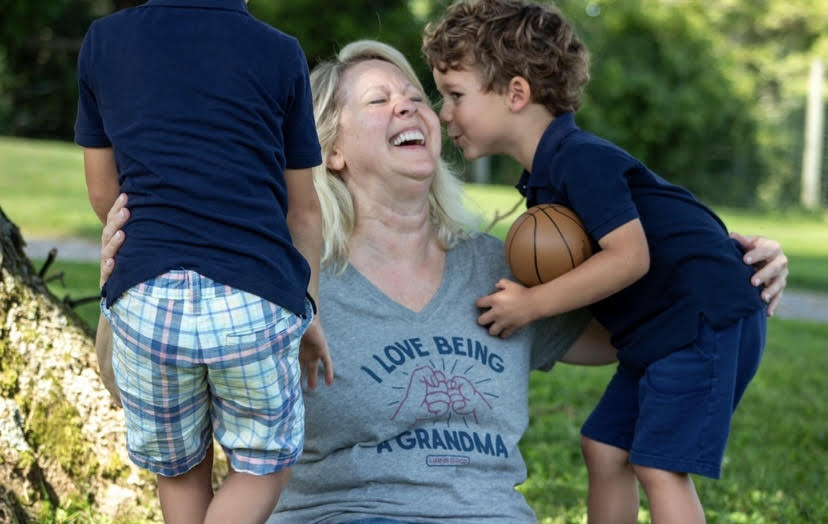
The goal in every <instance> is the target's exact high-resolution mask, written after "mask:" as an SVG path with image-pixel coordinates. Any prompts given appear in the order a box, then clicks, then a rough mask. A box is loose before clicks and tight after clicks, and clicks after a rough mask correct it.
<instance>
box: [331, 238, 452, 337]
mask: <svg viewBox="0 0 828 524" xmlns="http://www.w3.org/2000/svg"><path fill="white" fill-rule="evenodd" d="M455 251H456V249H449V250H448V251H446V260H445V264H444V265H443V276H442V278H441V279H440V285H439V286H437V291H435V292H434V295H432V297H431V299H429V301H428V304H426V306H425V307H424V308H423V309H422V310H421V311H414V310H413V309H410V308H408V307H406V306H404V305H402V304H400V303H399V302H397V301H396V300H394V299H392V298H391V297H389V296H388V295H386V294H385V293H384V292H383V291H382V290H381V289H380V288H378V287H377V286H376V285H375V284H374V283H373V282H371V281H370V280H369V279H368V278H367V277H366V276H365V275H363V274H362V273H361V272H360V271H359V270H358V269H356V268H355V267H354V266H353V264H348V266H347V267H346V268H345V273H346V274H347V273H351V275H352V276H353V281H354V282H357V285H359V287H361V288H364V292H365V293H366V294H367V295H368V298H371V299H372V300H373V301H375V302H377V303H378V304H379V305H381V306H383V307H387V308H388V311H393V312H394V313H395V315H398V316H399V317H400V318H403V319H410V320H418V321H424V320H426V319H428V318H430V317H431V316H432V315H433V314H434V312H435V311H436V310H439V308H440V307H441V306H442V297H443V296H445V295H446V294H447V293H448V292H449V288H450V286H451V283H452V279H451V278H450V275H449V272H450V271H451V269H450V268H452V267H454V266H455V264H454V263H453V261H452V259H453V258H454V257H455V256H456V255H455Z"/></svg>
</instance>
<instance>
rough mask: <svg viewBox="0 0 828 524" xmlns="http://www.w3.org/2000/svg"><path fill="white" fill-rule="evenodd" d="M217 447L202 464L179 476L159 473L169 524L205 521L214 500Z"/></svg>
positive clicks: (159, 482) (163, 511) (159, 495)
mask: <svg viewBox="0 0 828 524" xmlns="http://www.w3.org/2000/svg"><path fill="white" fill-rule="evenodd" d="M212 469H213V449H212V447H211V448H210V450H208V451H207V456H206V457H205V458H204V461H202V463H201V464H199V465H198V466H196V467H194V468H193V469H191V470H190V471H188V472H186V473H184V474H183V475H179V476H177V477H164V476H161V475H158V499H159V500H160V502H161V513H162V514H163V515H164V522H165V523H166V524H202V523H203V522H204V516H205V515H206V514H207V508H208V506H209V505H210V501H211V500H212V499H213V486H212V484H211V482H210V473H211V472H212Z"/></svg>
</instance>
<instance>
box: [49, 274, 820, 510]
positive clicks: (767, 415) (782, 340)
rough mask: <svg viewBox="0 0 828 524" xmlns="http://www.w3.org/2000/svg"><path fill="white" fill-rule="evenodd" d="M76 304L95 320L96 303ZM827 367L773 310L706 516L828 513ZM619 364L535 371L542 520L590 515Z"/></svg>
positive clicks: (530, 448)
mask: <svg viewBox="0 0 828 524" xmlns="http://www.w3.org/2000/svg"><path fill="white" fill-rule="evenodd" d="M40 265H41V263H40V262H39V261H38V262H35V267H37V268H39V267H40ZM61 270H63V271H65V272H66V274H67V275H69V274H73V275H74V276H73V277H71V278H68V277H67V280H66V287H65V288H64V287H63V286H62V285H61V284H60V283H58V282H56V281H54V282H51V283H50V287H51V289H52V290H53V292H54V293H55V294H56V295H57V296H58V297H61V298H62V297H63V296H64V295H65V294H66V293H69V294H70V295H72V296H73V297H81V296H87V295H90V294H95V293H97V278H98V276H97V275H98V267H97V265H95V264H91V263H88V264H83V263H80V264H73V263H66V262H63V263H61V262H56V263H55V264H54V266H53V268H52V269H51V270H50V271H49V274H55V273H56V272H58V271H61ZM78 312H79V313H80V315H81V317H82V318H84V319H85V320H86V321H87V322H89V323H90V325H91V326H93V327H94V326H95V325H97V318H98V307H97V304H90V305H87V306H82V307H81V308H79V310H78ZM827 368H828V325H820V324H813V323H808V322H798V321H792V320H780V319H776V318H772V319H770V326H769V336H768V344H767V348H766V350H765V357H764V360H763V362H762V366H761V367H760V370H759V373H758V375H757V377H756V379H754V381H753V383H752V384H751V386H750V387H749V388H748V391H747V393H746V394H745V397H744V399H743V401H742V404H741V406H740V407H739V410H738V411H737V412H736V415H735V417H734V420H733V434H732V436H731V440H730V445H729V447H728V451H727V456H726V458H725V468H724V476H723V479H722V480H719V481H712V480H709V479H706V478H696V479H695V481H696V486H697V488H698V491H699V494H700V496H701V499H702V502H703V503H704V505H705V511H706V513H707V518H708V521H709V522H710V523H768V524H770V523H777V522H788V523H799V522H802V523H807V522H828V487H826V485H825V483H824V479H825V478H828V403H826V402H824V401H823V399H824V396H825V394H824V391H825V389H826V386H828V381H826V378H825V373H824V370H825V369H827ZM613 371H614V367H613V366H604V367H597V368H584V367H578V366H567V365H565V364H560V365H558V366H556V368H555V369H554V371H553V372H552V373H550V374H546V373H533V374H532V379H531V387H530V406H531V409H530V426H529V430H528V432H527V433H526V436H525V437H524V439H523V441H522V442H521V450H522V453H523V456H524V458H525V459H526V463H527V470H528V475H529V478H528V480H527V481H526V483H524V484H523V485H522V486H521V487H520V488H519V489H520V491H522V492H523V493H524V494H525V495H526V497H527V498H528V500H529V502H530V504H531V505H532V507H533V508H534V509H535V511H536V512H537V513H538V516H539V518H540V521H541V523H550V524H551V523H583V522H586V520H585V514H586V513H585V512H586V502H585V501H586V485H587V478H586V470H585V468H584V466H583V461H582V458H581V454H580V448H579V441H578V435H579V429H580V426H581V424H582V423H583V421H584V420H585V419H586V417H587V416H588V415H589V412H590V411H591V409H592V408H593V406H594V405H595V402H597V400H598V398H599V397H600V396H601V393H602V392H603V389H604V387H605V386H606V384H607V382H608V380H609V378H610V376H611V375H612V373H613ZM647 515H648V513H647V505H646V500H645V499H644V498H643V497H642V511H641V517H642V519H644V518H645V517H646V516H647ZM643 521H644V522H646V520H643Z"/></svg>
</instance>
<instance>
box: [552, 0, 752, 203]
mask: <svg viewBox="0 0 828 524" xmlns="http://www.w3.org/2000/svg"><path fill="white" fill-rule="evenodd" d="M559 3H560V4H561V6H562V8H563V10H564V12H565V13H567V14H568V15H569V16H570V17H571V18H572V19H573V20H574V23H575V25H576V27H577V28H578V30H579V33H580V34H581V35H582V37H583V38H584V40H585V41H586V43H587V46H588V48H589V49H590V51H591V58H592V69H591V73H592V75H591V80H590V83H589V85H588V86H587V89H586V96H585V102H584V106H583V109H582V110H581V111H580V112H579V116H578V121H579V124H580V125H581V126H582V127H583V128H585V129H587V130H589V131H592V132H594V133H596V134H597V135H599V136H602V137H604V138H607V139H608V140H610V141H612V142H615V143H616V144H618V145H620V146H621V147H623V148H624V149H626V150H628V151H629V152H630V153H632V154H633V155H634V156H636V157H638V158H639V159H641V160H642V161H643V162H644V163H645V164H647V165H648V166H649V167H651V168H652V169H653V170H655V171H656V172H657V173H659V174H661V175H662V176H664V177H665V178H667V179H668V180H670V181H672V182H675V183H678V184H680V185H683V186H685V187H687V188H688V189H690V190H691V191H693V192H694V193H696V194H698V195H700V196H702V197H703V198H705V199H707V200H709V201H714V202H717V203H727V204H729V205H745V204H751V203H753V202H754V200H755V197H756V185H757V183H761V181H762V180H763V179H764V178H765V177H766V175H767V168H766V166H765V161H764V158H763V157H762V156H761V152H760V150H759V148H758V147H757V125H756V120H755V117H754V115H753V114H752V112H751V111H752V108H751V104H750V103H749V98H748V97H747V94H746V93H744V92H741V91H740V90H739V89H738V86H737V85H736V84H735V82H734V80H733V79H732V78H731V77H730V74H729V70H730V68H731V67H732V64H731V63H730V62H729V61H728V60H726V59H725V57H722V56H719V55H718V54H717V53H715V50H714V43H713V37H714V36H715V35H713V34H711V33H710V31H709V30H708V28H707V27H706V25H705V24H704V20H703V19H702V18H701V17H699V16H694V13H692V12H688V10H686V9H681V8H679V7H677V6H676V4H674V3H672V2H671V3H667V2H656V1H653V0H620V1H616V2H612V3H603V2H601V3H600V4H597V3H590V4H587V6H586V9H585V8H584V2H582V1H578V0H568V1H561V2H559ZM590 6H591V7H590Z"/></svg>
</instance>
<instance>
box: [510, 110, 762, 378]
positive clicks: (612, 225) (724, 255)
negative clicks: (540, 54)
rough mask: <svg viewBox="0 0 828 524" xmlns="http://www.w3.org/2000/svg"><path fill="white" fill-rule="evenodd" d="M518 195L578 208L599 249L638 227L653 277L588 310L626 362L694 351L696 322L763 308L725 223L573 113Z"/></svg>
mask: <svg viewBox="0 0 828 524" xmlns="http://www.w3.org/2000/svg"><path fill="white" fill-rule="evenodd" d="M517 187H518V190H519V191H520V192H521V193H523V194H524V195H525V196H526V199H527V200H526V204H527V206H533V205H537V204H546V203H558V204H562V205H564V206H567V207H569V208H571V209H572V210H573V211H575V213H576V214H577V215H578V216H579V217H580V218H581V220H582V221H583V223H584V225H585V227H586V229H587V232H588V233H589V235H590V236H591V237H592V239H593V241H595V242H596V245H597V241H598V240H599V239H601V238H602V237H603V236H604V235H606V234H607V233H609V232H610V231H612V230H614V229H616V228H617V227H619V226H621V225H623V224H625V223H627V222H629V221H630V220H633V219H635V218H639V219H641V223H642V225H643V227H644V232H645V234H646V236H647V243H648V245H649V249H650V270H649V272H648V273H647V274H646V275H645V276H644V277H642V278H641V279H640V280H638V281H637V282H635V283H634V284H632V285H630V286H628V287H627V288H625V289H623V290H621V291H620V292H618V293H616V294H614V295H612V296H610V297H608V298H606V299H604V300H602V301H600V302H598V303H596V304H594V305H593V306H592V307H591V308H590V309H591V311H592V313H593V315H594V316H595V317H596V318H597V319H598V320H599V321H600V322H601V323H602V324H604V325H605V326H606V327H607V329H609V331H610V332H611V333H612V335H613V344H614V345H615V346H616V347H617V348H618V349H619V350H620V353H619V359H621V360H625V361H628V362H631V363H646V362H651V361H653V360H655V359H657V358H661V357H663V356H665V355H667V354H669V353H670V352H672V351H674V350H675V349H678V348H680V347H682V346H685V345H687V344H690V343H692V342H693V341H694V340H695V339H696V336H697V333H698V328H699V315H704V316H705V317H706V318H707V319H708V320H709V321H710V322H711V323H712V325H713V326H714V327H716V328H721V327H724V326H727V325H729V324H731V323H733V322H735V321H737V320H738V319H740V318H742V317H744V316H745V315H747V314H748V313H750V312H752V311H755V310H756V309H758V308H762V307H763V306H764V304H763V302H762V300H761V297H760V294H759V290H757V289H756V288H754V287H753V286H752V285H751V284H750V276H751V274H752V273H753V269H752V268H751V267H750V266H747V265H745V264H744V263H743V262H742V252H741V249H740V248H739V247H738V244H737V243H736V242H735V241H734V240H732V239H730V238H729V237H728V233H727V229H726V228H725V225H724V224H723V223H722V221H721V220H720V219H719V217H717V216H716V215H715V214H714V213H713V211H711V210H710V209H709V208H707V207H706V206H704V205H703V204H701V203H700V202H699V201H698V200H697V199H696V198H695V197H694V196H693V195H692V194H691V193H690V192H689V191H687V190H686V189H683V188H681V187H679V186H676V185H674V184H670V183H669V182H667V181H666V180H664V179H663V178H661V177H659V176H658V175H656V174H655V173H653V172H652V171H651V170H650V169H648V168H647V167H646V166H645V165H644V164H642V163H641V162H640V161H639V160H637V159H636V158H634V157H633V156H632V155H630V154H629V153H627V152H626V151H624V150H622V149H621V148H619V147H618V146H616V145H614V144H612V143H610V142H608V141H606V140H603V139H601V138H598V137H596V136H595V135H593V134H591V133H588V132H586V131H583V130H581V129H579V128H578V127H577V126H576V125H575V118H574V115H573V114H572V113H564V114H562V115H560V116H559V117H558V118H556V119H555V120H554V121H553V122H552V123H551V124H550V125H549V127H548V128H547V130H546V131H545V132H544V134H543V136H542V137H541V140H540V143H539V144H538V149H537V151H536V153H535V157H534V159H533V161H532V172H531V174H530V173H528V172H524V173H523V175H522V176H521V179H520V182H519V183H518V186H517Z"/></svg>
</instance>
